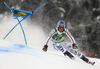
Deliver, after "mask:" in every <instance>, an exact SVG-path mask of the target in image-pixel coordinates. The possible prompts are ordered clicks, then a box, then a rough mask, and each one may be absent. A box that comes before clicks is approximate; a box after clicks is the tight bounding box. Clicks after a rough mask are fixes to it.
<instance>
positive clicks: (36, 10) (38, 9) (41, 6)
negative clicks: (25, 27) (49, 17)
mask: <svg viewBox="0 0 100 69" xmlns="http://www.w3.org/2000/svg"><path fill="white" fill-rule="evenodd" d="M44 5H45V4H43V5H41V6H40V7H38V8H37V9H36V10H34V11H33V12H36V11H37V10H39V9H40V8H42V7H43V6H44Z"/></svg>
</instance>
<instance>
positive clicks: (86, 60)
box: [81, 55, 95, 65]
mask: <svg viewBox="0 0 100 69" xmlns="http://www.w3.org/2000/svg"><path fill="white" fill-rule="evenodd" d="M81 59H82V60H83V61H85V62H86V63H89V64H91V65H94V64H95V62H91V61H89V59H87V58H86V57H85V56H84V55H82V58H81Z"/></svg>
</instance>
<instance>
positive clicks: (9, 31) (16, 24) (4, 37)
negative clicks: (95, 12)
mask: <svg viewBox="0 0 100 69" xmlns="http://www.w3.org/2000/svg"><path fill="white" fill-rule="evenodd" d="M23 20H24V19H22V20H21V21H20V22H22V21H23ZM18 24H19V23H17V24H16V25H15V26H14V27H13V28H12V29H11V30H10V31H9V32H8V34H7V35H6V36H5V37H4V38H3V40H4V39H6V37H7V36H8V35H9V34H10V33H11V31H13V30H14V29H15V27H16V26H17V25H18Z"/></svg>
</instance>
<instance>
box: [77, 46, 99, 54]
mask: <svg viewBox="0 0 100 69" xmlns="http://www.w3.org/2000/svg"><path fill="white" fill-rule="evenodd" d="M77 49H79V50H81V49H80V48H77ZM81 51H84V52H86V53H89V54H91V55H94V56H97V54H94V53H91V52H88V51H86V50H81Z"/></svg>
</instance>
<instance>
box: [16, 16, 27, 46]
mask: <svg viewBox="0 0 100 69" xmlns="http://www.w3.org/2000/svg"><path fill="white" fill-rule="evenodd" d="M17 20H18V22H19V24H20V27H21V29H22V32H23V35H24V39H25V44H26V45H27V41H26V36H25V33H24V29H23V27H22V25H21V21H19V19H18V18H17Z"/></svg>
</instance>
